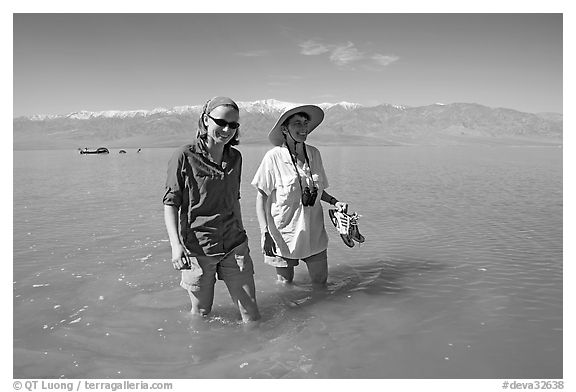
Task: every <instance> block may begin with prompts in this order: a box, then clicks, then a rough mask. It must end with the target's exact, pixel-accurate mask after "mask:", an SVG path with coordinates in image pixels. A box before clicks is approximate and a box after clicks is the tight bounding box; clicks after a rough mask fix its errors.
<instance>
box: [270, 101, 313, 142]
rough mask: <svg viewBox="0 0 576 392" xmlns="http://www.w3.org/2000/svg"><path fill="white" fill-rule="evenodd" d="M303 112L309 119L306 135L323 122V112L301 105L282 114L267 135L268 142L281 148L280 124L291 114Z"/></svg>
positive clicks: (310, 106) (282, 137) (282, 138)
mask: <svg viewBox="0 0 576 392" xmlns="http://www.w3.org/2000/svg"><path fill="white" fill-rule="evenodd" d="M300 112H304V113H306V114H307V115H308V116H309V117H310V126H309V128H308V134H310V133H311V132H312V131H313V130H314V129H315V128H316V127H317V126H318V125H320V123H321V122H322V120H324V111H323V110H322V109H321V108H319V107H318V106H316V105H303V106H297V107H295V108H292V109H290V110H287V111H285V112H284V113H282V115H281V116H280V118H279V119H278V121H276V124H275V125H274V127H273V128H272V129H271V130H270V132H269V133H268V140H270V143H272V144H273V145H274V146H281V145H282V144H283V143H284V135H282V124H283V123H284V121H286V119H287V118H288V117H290V116H291V115H293V114H296V113H300Z"/></svg>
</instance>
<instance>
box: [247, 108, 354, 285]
mask: <svg viewBox="0 0 576 392" xmlns="http://www.w3.org/2000/svg"><path fill="white" fill-rule="evenodd" d="M323 119H324V111H323V110H322V109H321V108H320V107H318V106H315V105H303V106H298V107H295V108H292V109H290V110H287V111H286V112H284V113H283V114H282V115H281V116H280V118H279V119H278V121H276V124H275V125H274V127H273V128H272V129H271V130H270V132H269V134H268V139H269V140H270V143H272V145H273V146H274V147H273V148H272V149H271V150H269V151H268V152H267V153H266V155H265V156H264V158H263V159H262V162H261V164H260V167H259V168H258V171H257V172H256V175H255V176H254V179H253V180H252V185H254V186H255V187H256V188H257V190H258V192H257V195H256V213H257V216H258V223H259V225H260V232H261V235H262V241H261V243H262V251H263V253H264V262H265V263H267V264H269V265H272V266H274V267H276V274H277V276H278V280H279V281H281V282H285V283H290V282H292V280H293V278H294V267H295V266H297V265H298V264H299V261H300V260H303V261H304V262H305V263H306V265H307V267H308V272H309V274H310V278H311V280H312V283H314V284H322V285H323V284H325V283H326V280H327V278H328V259H327V248H328V235H327V234H326V229H325V227H324V216H323V211H322V206H321V201H324V202H326V203H329V204H331V205H334V206H336V207H337V208H338V209H339V210H341V211H346V210H347V208H348V204H347V203H344V202H340V201H338V200H337V199H336V198H335V197H334V196H332V195H330V194H328V192H326V188H328V178H327V177H326V173H325V171H324V166H323V164H322V157H321V155H320V151H318V149H317V148H316V147H314V146H311V145H307V144H306V143H305V141H306V139H307V137H308V135H309V134H310V133H311V132H312V131H314V129H316V127H318V125H320V123H321V122H322V120H323Z"/></svg>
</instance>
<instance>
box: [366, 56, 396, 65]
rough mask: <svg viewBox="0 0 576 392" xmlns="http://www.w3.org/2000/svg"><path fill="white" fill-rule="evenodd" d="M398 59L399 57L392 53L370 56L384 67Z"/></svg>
mask: <svg viewBox="0 0 576 392" xmlns="http://www.w3.org/2000/svg"><path fill="white" fill-rule="evenodd" d="M399 59H400V57H398V56H394V55H385V54H375V55H373V56H372V60H374V61H375V62H376V63H378V64H380V65H382V66H384V67H385V66H387V65H390V64H392V63H393V62H395V61H398V60H399Z"/></svg>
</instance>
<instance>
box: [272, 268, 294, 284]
mask: <svg viewBox="0 0 576 392" xmlns="http://www.w3.org/2000/svg"><path fill="white" fill-rule="evenodd" d="M276 277H277V278H278V282H280V283H292V281H293V280H294V267H276Z"/></svg>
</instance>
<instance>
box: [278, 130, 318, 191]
mask: <svg viewBox="0 0 576 392" xmlns="http://www.w3.org/2000/svg"><path fill="white" fill-rule="evenodd" d="M290 136H292V135H290ZM284 137H286V135H284ZM302 145H303V147H304V159H305V161H306V163H307V164H308V169H310V176H311V178H310V181H312V188H316V184H315V183H314V178H313V177H312V166H311V165H310V161H309V160H308V153H307V152H306V143H302ZM286 148H287V149H288V152H289V153H290V159H291V160H292V164H293V165H294V170H296V175H297V176H298V184H300V192H301V193H304V189H303V188H302V179H301V178H300V172H299V171H298V165H297V163H296V156H295V155H296V154H292V151H290V147H288V143H286ZM306 178H308V176H306Z"/></svg>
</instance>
